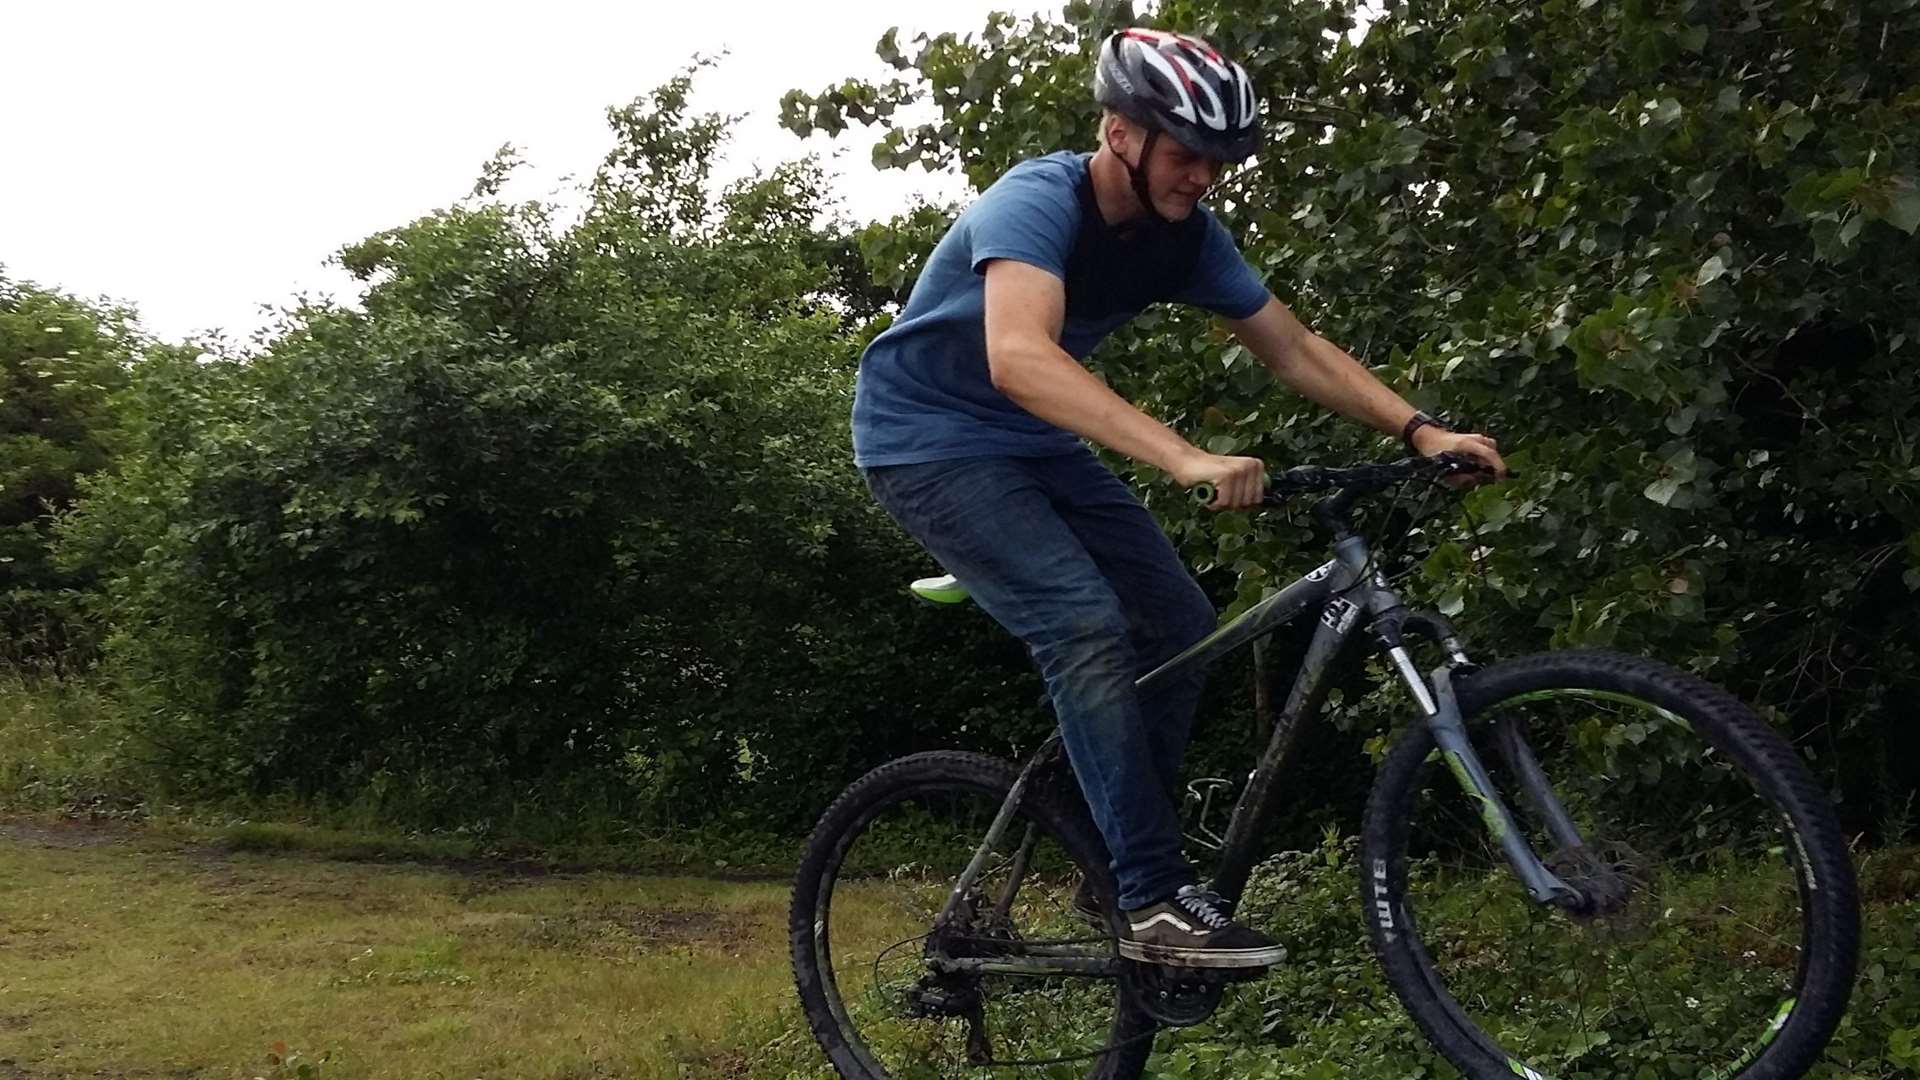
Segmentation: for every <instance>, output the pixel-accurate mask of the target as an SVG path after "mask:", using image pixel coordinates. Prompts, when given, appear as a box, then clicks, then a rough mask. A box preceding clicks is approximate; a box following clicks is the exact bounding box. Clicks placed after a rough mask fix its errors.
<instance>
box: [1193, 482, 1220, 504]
mask: <svg viewBox="0 0 1920 1080" xmlns="http://www.w3.org/2000/svg"><path fill="white" fill-rule="evenodd" d="M1218 494H1220V490H1219V489H1218V488H1216V487H1214V486H1213V485H1212V484H1210V483H1208V482H1206V481H1205V480H1202V481H1200V482H1199V483H1197V484H1195V485H1193V486H1192V487H1190V488H1188V489H1187V496H1188V497H1189V498H1191V499H1192V500H1193V501H1194V502H1196V503H1199V504H1200V505H1201V506H1212V505H1213V499H1214V496H1216V495H1218Z"/></svg>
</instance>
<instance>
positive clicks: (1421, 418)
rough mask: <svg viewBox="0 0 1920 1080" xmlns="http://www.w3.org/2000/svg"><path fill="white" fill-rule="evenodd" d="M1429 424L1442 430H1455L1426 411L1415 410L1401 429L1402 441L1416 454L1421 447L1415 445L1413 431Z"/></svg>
mask: <svg viewBox="0 0 1920 1080" xmlns="http://www.w3.org/2000/svg"><path fill="white" fill-rule="evenodd" d="M1428 424H1432V425H1433V426H1434V427H1437V428H1439V429H1440V430H1441V431H1451V430H1453V429H1451V428H1449V427H1447V425H1445V424H1443V423H1441V422H1440V421H1438V420H1435V419H1434V418H1433V417H1431V416H1428V415H1427V414H1426V413H1424V412H1415V413H1414V414H1413V415H1412V416H1411V417H1409V418H1408V419H1407V426H1406V427H1403V428H1401V429H1400V441H1401V442H1403V443H1406V444H1407V449H1408V450H1410V451H1412V452H1413V453H1415V454H1418V453H1419V452H1420V448H1419V447H1417V446H1415V445H1413V433H1414V432H1416V431H1419V430H1420V429H1421V428H1423V427H1426V426H1427V425H1428Z"/></svg>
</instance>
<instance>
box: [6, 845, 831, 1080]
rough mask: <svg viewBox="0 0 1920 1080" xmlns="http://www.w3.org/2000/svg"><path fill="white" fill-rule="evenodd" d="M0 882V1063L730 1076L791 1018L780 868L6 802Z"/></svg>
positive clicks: (24, 1067) (40, 1068)
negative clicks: (496, 867)
mask: <svg viewBox="0 0 1920 1080" xmlns="http://www.w3.org/2000/svg"><path fill="white" fill-rule="evenodd" d="M0 880H5V881H6V882H7V887H6V888H5V889H4V890H0V1059H6V1061H7V1064H5V1065H0V1076H7V1077H9V1080H12V1078H13V1077H16V1076H18V1077H22V1078H25V1077H33V1078H39V1077H53V1076H67V1075H83V1076H91V1075H96V1074H99V1075H107V1076H120V1075H127V1076H145V1075H152V1074H156V1073H157V1074H160V1075H169V1076H175V1075H177V1076H193V1077H202V1076H204V1077H246V1076H256V1075H269V1074H271V1073H273V1072H274V1071H275V1070H276V1068H277V1069H278V1071H279V1072H281V1073H283V1074H284V1075H289V1076H291V1075H298V1073H297V1072H295V1071H294V1070H295V1069H297V1064H298V1062H304V1063H307V1064H308V1066H309V1069H310V1070H313V1069H314V1067H315V1066H317V1071H316V1075H320V1076H340V1077H366V1078H378V1077H394V1078H400V1077H405V1078H418V1077H432V1076H445V1077H461V1078H466V1077H478V1076H518V1077H552V1078H561V1077H680V1076H725V1075H732V1074H735V1073H738V1072H740V1071H741V1070H742V1069H743V1068H744V1066H745V1061H744V1055H743V1054H742V1052H741V1051H740V1050H739V1049H738V1047H739V1046H741V1045H743V1044H744V1045H752V1044H753V1043H754V1042H756V1041H757V1040H758V1039H759V1038H760V1037H762V1036H763V1035H764V1033H768V1032H772V1031H775V1030H778V1029H779V1028H780V1027H782V1026H783V1025H787V1024H789V1023H790V1022H791V1020H792V1018H791V1017H783V1016H782V1015H781V1014H782V1012H783V1010H791V1008H792V1007H791V1005H790V1004H789V1003H790V1002H791V1000H792V997H793V995H792V990H791V983H790V981H789V976H788V972H787V964H786V949H785V932H784V921H785V920H784V908H785V903H786V888H785V886H784V884H782V883H778V882H723V881H712V880H703V879H698V878H688V877H635V876H631V875H623V874H610V873H566V874H538V873H500V872H494V871H485V870H473V869H448V868H436V867H433V866H425V865H418V864H412V865H373V864H365V863H342V862H331V861H322V860H317V859H313V858H309V857H305V856H289V855H285V854H280V855H270V854H259V853H254V852H248V851H236V850H231V849H228V848H225V847H214V846H206V845H195V844H182V843H180V842H178V841H177V840H170V839H167V838H165V837H163V836H158V835H155V834H153V833H150V832H147V831H144V830H139V829H133V828H128V827H125V826H112V827H106V828H102V827H99V826H82V825H77V824H71V823H62V822H58V821H56V820H53V819H46V818H18V817H15V818H9V819H6V820H5V822H4V823H0ZM695 988H697V990H696V989H695ZM275 1044H284V1046H283V1047H282V1048H281V1050H280V1051H279V1057H280V1063H279V1065H278V1066H276V1065H275V1063H274V1062H273V1061H271V1060H269V1057H268V1055H269V1054H270V1053H274V1052H275V1050H274V1047H275ZM296 1058H297V1062H296V1060H295V1059H296ZM8 1069H11V1070H14V1071H12V1072H8V1071H6V1070H8Z"/></svg>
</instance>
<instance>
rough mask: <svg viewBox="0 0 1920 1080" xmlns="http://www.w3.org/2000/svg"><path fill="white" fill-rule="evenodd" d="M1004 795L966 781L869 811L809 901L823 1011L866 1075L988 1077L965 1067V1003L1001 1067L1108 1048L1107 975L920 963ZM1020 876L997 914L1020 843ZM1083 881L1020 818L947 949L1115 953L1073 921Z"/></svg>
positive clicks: (1111, 1006) (1112, 1009) (1059, 851)
mask: <svg viewBox="0 0 1920 1080" xmlns="http://www.w3.org/2000/svg"><path fill="white" fill-rule="evenodd" d="M1003 794H1004V793H1003V792H998V791H992V790H987V789H981V788H975V787H972V786H970V785H966V784H964V783H961V782H955V783H952V784H945V785H939V786H937V787H936V786H933V785H922V786H921V787H919V788H917V789H915V790H913V791H910V792H903V793H900V794H897V795H893V796H891V797H889V798H887V799H885V800H882V801H880V802H878V803H876V804H875V805H874V806H872V807H869V808H867V809H866V811H865V812H864V813H863V814H862V815H861V817H860V818H859V820H858V821H856V822H855V823H854V824H853V825H852V826H851V827H850V828H848V829H847V830H846V831H845V832H844V833H843V834H842V839H841V840H840V842H839V844H838V845H837V848H836V850H835V852H834V853H833V856H832V858H831V859H830V860H829V862H828V865H827V867H826V869H825V871H824V874H823V881H822V885H821V888H820V891H819V895H818V899H817V902H816V905H815V927H816V932H815V937H814V950H815V955H816V958H817V960H818V963H819V967H820V971H821V976H822V982H823V989H824V992H825V995H826V998H827V1003H828V1006H829V1009H830V1010H831V1012H832V1013H833V1016H834V1018H835V1020H836V1022H837V1023H838V1026H839V1028H840V1031H841V1033H842V1035H843V1037H844V1039H845V1042H846V1049H847V1051H848V1052H849V1053H850V1054H851V1055H852V1056H853V1057H854V1059H855V1061H856V1062H857V1063H858V1064H859V1065H860V1066H861V1067H862V1068H863V1069H865V1070H866V1071H867V1072H868V1073H869V1074H870V1075H872V1076H875V1077H890V1078H893V1080H920V1078H922V1077H925V1078H929V1080H932V1078H936V1077H937V1078H943V1080H944V1078H948V1077H970V1076H979V1077H989V1076H996V1075H1004V1072H1003V1070H996V1069H989V1068H978V1067H975V1066H973V1065H972V1064H971V1063H970V1061H969V1058H968V1053H969V1049H970V1047H969V1035H970V1029H971V1028H973V1027H975V1026H977V1025H976V1023H975V1022H974V1021H973V1020H970V1019H969V1017H968V1015H967V1013H968V1011H969V1010H967V1009H966V1008H965V1006H966V1005H967V1004H968V997H969V996H970V995H971V997H972V998H973V1000H974V1002H976V1003H977V1006H978V1012H977V1014H976V1016H977V1018H978V1020H979V1021H984V1024H985V1027H986V1030H987V1032H988V1033H989V1041H990V1048H991V1052H992V1055H993V1057H994V1059H995V1060H997V1061H1009V1060H1028V1059H1035V1058H1053V1057H1061V1056H1067V1055H1074V1054H1084V1053H1089V1052H1092V1051H1098V1050H1100V1049H1101V1048H1103V1047H1106V1046H1109V1045H1111V1044H1112V1042H1113V1041H1114V1040H1115V1038H1116V1036H1117V1033H1118V1032H1119V1029H1120V1025H1119V1024H1117V1023H1116V1016H1117V1012H1118V997H1117V994H1118V991H1117V987H1116V985H1115V983H1114V981H1113V980H1100V979H1091V978H1065V977H1052V978H1037V977H1032V976H1014V975H985V976H972V977H953V976H944V977H943V976H937V975H935V974H934V973H932V972H930V970H929V968H928V965H927V963H926V959H925V952H926V949H927V946H928V944H929V942H930V941H931V940H932V939H931V937H930V930H931V927H932V925H933V923H934V920H935V916H936V915H937V914H938V913H939V911H940V910H941V909H942V907H943V905H944V903H945V901H946V899H947V895H948V893H949V891H950V889H951V886H952V885H953V884H954V882H955V881H957V880H958V878H959V876H960V874H961V871H962V869H963V868H964V867H965V866H966V864H967V861H968V859H969V858H970V857H971V856H972V854H973V849H974V846H975V845H977V844H978V843H979V842H980V840H981V839H983V838H984V837H985V836H986V834H987V831H988V826H989V824H990V823H991V821H992V818H993V814H994V812H995V811H996V810H997V809H998V808H999V802H1000V799H1001V797H1002V795H1003ZM1030 830H1031V833H1032V835H1033V844H1032V848H1031V850H1030V851H1029V854H1028V858H1027V863H1026V866H1027V872H1026V873H1024V874H1023V875H1021V881H1022V883H1021V885H1020V887H1019V889H1018V891H1017V892H1016V893H1015V895H1014V897H1013V901H1012V903H1011V905H1010V906H1009V909H1008V910H1007V912H1006V913H1005V915H1004V916H999V915H997V914H996V909H997V906H998V902H999V899H1000V896H1001V894H1002V891H1003V890H1004V888H1005V886H1006V884H1007V881H1008V880H1009V877H1010V875H1011V871H1012V870H1013V868H1014V866H1015V865H1016V859H1017V855H1018V851H1019V849H1020V848H1021V847H1022V846H1023V842H1024V841H1025V840H1026V837H1027V836H1028V834H1029V831H1030ZM1079 881H1080V873H1079V871H1078V869H1077V868H1076V867H1075V866H1074V864H1073V860H1072V859H1071V858H1070V857H1069V856H1068V853H1067V849H1066V847H1065V846H1064V845H1063V844H1062V843H1061V841H1060V839H1059V838H1058V837H1057V836H1056V835H1054V834H1053V833H1052V832H1051V831H1049V830H1047V829H1046V828H1044V827H1043V826H1041V825H1040V824H1039V823H1038V822H1036V821H1035V820H1034V818H1033V817H1031V816H1029V815H1027V814H1025V813H1023V814H1021V815H1019V816H1016V817H1015V818H1014V820H1013V823H1012V824H1011V825H1010V827H1009V828H1008V829H1007V833H1006V837H1005V838H1004V839H1003V840H1002V842H1001V843H1000V844H999V845H997V847H996V849H995V851H994V852H993V853H992V855H991V856H990V858H989V862H988V864H987V870H986V872H985V873H984V874H983V875H982V879H981V882H980V884H979V885H978V886H977V887H976V888H975V889H974V890H973V892H972V894H971V895H970V896H969V897H968V898H966V902H965V903H964V904H963V906H962V911H963V913H966V914H963V917H962V922H963V924H964V925H962V926H959V927H956V928H954V930H953V931H951V932H948V933H946V934H944V935H943V936H942V942H943V944H944V946H945V948H944V949H943V951H945V952H947V953H949V954H953V953H972V954H975V955H989V954H995V953H996V952H997V949H996V946H995V944H994V943H995V942H996V941H1003V940H1005V941H1015V942H1024V943H1035V942H1042V941H1045V942H1061V943H1072V944H1063V945H1062V947H1066V948H1076V949H1085V950H1087V951H1088V952H1089V954H1090V955H1103V956H1111V955H1112V948H1111V944H1110V943H1109V942H1107V941H1106V940H1105V938H1104V935H1103V934H1100V933H1098V932H1097V931H1095V930H1094V929H1093V928H1092V927H1089V926H1087V925H1086V924H1084V923H1082V922H1079V921H1078V920H1076V919H1075V918H1074V917H1073V915H1072V912H1071V900H1072V897H1073V895H1074V892H1075V890H1076V888H1077V886H1078V884H1079ZM1099 1063H1100V1059H1099V1058H1097V1057H1095V1058H1086V1059H1081V1060H1078V1061H1075V1062H1063V1063H1059V1064H1056V1065H1054V1066H1051V1067H1049V1068H1047V1069H1045V1070H1039V1075H1045V1076H1056V1075H1057V1076H1082V1075H1086V1074H1088V1073H1090V1072H1094V1071H1095V1070H1096V1069H1097V1068H1098V1066H1099Z"/></svg>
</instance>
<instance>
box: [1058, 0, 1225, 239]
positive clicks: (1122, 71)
mask: <svg viewBox="0 0 1920 1080" xmlns="http://www.w3.org/2000/svg"><path fill="white" fill-rule="evenodd" d="M1093 98H1094V100H1095V101H1097V102H1099V103H1100V105H1101V106H1102V107H1104V108H1107V109H1111V110H1113V111H1114V112H1117V113H1119V114H1120V115H1121V116H1124V117H1126V118H1127V119H1129V120H1131V121H1133V122H1134V123H1136V124H1139V125H1140V126H1141V127H1143V128H1145V129H1146V130H1147V138H1146V142H1145V144H1144V145H1143V146H1142V147H1141V149H1140V155H1139V158H1140V160H1139V162H1138V163H1137V164H1136V163H1134V162H1131V161H1128V160H1127V159H1126V158H1121V159H1120V163H1121V164H1122V165H1125V166H1126V169H1127V175H1128V176H1129V177H1130V178H1131V179H1132V181H1133V192H1134V194H1135V195H1136V196H1138V197H1139V199H1140V205H1141V206H1142V207H1144V208H1145V209H1146V212H1147V214H1148V215H1149V216H1150V217H1151V218H1152V219H1153V220H1154V221H1157V222H1161V223H1165V221H1166V219H1165V218H1164V217H1162V216H1161V214H1160V211H1159V210H1158V209H1156V208H1155V207H1154V204H1153V198H1152V196H1151V194H1150V193H1149V192H1148V189H1147V174H1146V162H1147V156H1148V155H1149V154H1151V153H1153V144H1154V143H1155V141H1157V140H1158V139H1159V138H1160V136H1161V135H1162V134H1163V133H1164V134H1167V135H1171V136H1173V137H1174V138H1175V139H1176V140H1178V141H1179V142H1180V144H1181V145H1182V146H1185V147H1186V148H1187V149H1189V150H1192V151H1193V152H1194V153H1196V154H1199V155H1201V156H1203V157H1208V158H1212V159H1214V160H1215V161H1222V162H1237V161H1244V160H1246V159H1247V158H1248V157H1250V156H1252V154H1253V152H1254V151H1255V150H1257V149H1259V148H1260V115H1259V108H1258V99H1256V98H1255V96H1254V93H1253V80H1252V79H1251V78H1249V77H1248V75H1247V69H1245V68H1243V67H1241V66H1240V65H1239V64H1237V63H1235V62H1233V61H1231V60H1229V59H1227V58H1226V57H1224V56H1222V55H1220V51H1219V50H1218V49H1215V48H1214V47H1213V46H1212V45H1209V44H1208V43H1207V42H1206V41H1204V40H1203V39H1201V38H1197V37H1194V36H1193V35H1191V34H1174V33H1168V32H1166V31H1164V30H1148V29H1144V28H1142V27H1137V26H1136V27H1132V28H1130V29H1127V30H1121V31H1118V32H1116V33H1114V34H1113V35H1111V36H1109V37H1108V38H1107V40H1106V41H1104V42H1102V43H1101V45H1100V58H1099V60H1098V62H1096V63H1095V64H1094V69H1093Z"/></svg>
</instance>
